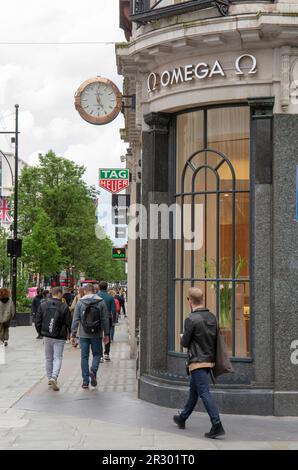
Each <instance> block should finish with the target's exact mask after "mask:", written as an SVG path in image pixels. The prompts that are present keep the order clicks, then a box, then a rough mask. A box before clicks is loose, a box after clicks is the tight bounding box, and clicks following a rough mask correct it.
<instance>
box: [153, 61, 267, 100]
mask: <svg viewBox="0 0 298 470" xmlns="http://www.w3.org/2000/svg"><path fill="white" fill-rule="evenodd" d="M244 62H245V64H244ZM247 63H248V65H247ZM247 70H248V71H247ZM257 71H258V69H257V59H256V57H255V56H253V55H251V54H243V55H241V56H240V57H237V59H236V60H235V74H236V75H245V74H248V75H254V74H255V73H257ZM218 76H220V77H224V78H226V77H227V75H226V71H225V68H224V67H223V66H222V65H221V63H220V61H219V60H215V61H214V63H213V64H212V65H210V64H207V63H205V62H199V63H198V64H196V65H192V64H189V65H184V66H181V67H176V68H175V69H173V70H165V71H164V72H162V74H161V75H159V74H158V73H155V72H151V73H150V74H149V76H148V79H147V88H148V92H149V93H152V92H154V91H156V90H159V89H160V88H161V87H162V88H167V87H169V86H171V85H178V84H180V83H186V82H191V81H192V80H195V79H196V80H205V79H209V78H212V77H218Z"/></svg>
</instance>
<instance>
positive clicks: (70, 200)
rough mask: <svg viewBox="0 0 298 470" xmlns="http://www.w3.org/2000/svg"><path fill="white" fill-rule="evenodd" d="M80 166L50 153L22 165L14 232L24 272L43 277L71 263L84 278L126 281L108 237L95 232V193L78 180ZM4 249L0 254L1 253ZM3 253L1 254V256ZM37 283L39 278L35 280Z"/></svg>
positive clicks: (1, 271) (3, 269) (0, 271)
mask: <svg viewBox="0 0 298 470" xmlns="http://www.w3.org/2000/svg"><path fill="white" fill-rule="evenodd" d="M84 173H85V168H84V167H83V166H79V165H76V164H75V163H74V162H72V161H70V160H67V159H64V158H60V157H58V156H57V155H55V153H54V152H53V151H49V152H48V153H47V154H45V155H40V156H39V165H38V166H35V167H29V166H28V167H25V168H23V170H22V173H21V175H20V180H19V217H18V221H19V222H18V224H19V236H20V238H22V239H23V256H22V259H21V262H22V263H23V267H24V268H25V271H27V272H28V274H29V273H32V274H33V273H35V274H38V278H39V280H41V279H42V278H43V277H44V276H50V275H53V274H55V273H60V272H61V271H63V270H65V269H66V268H67V267H68V266H74V270H75V272H76V274H79V272H81V271H83V272H85V274H86V277H87V278H93V279H106V280H109V281H116V280H120V279H121V280H122V279H125V266H124V263H123V262H118V261H113V260H112V256H111V253H112V246H113V243H112V241H111V240H110V239H109V238H108V237H106V238H104V239H101V240H99V239H98V238H97V237H96V235H95V224H96V222H97V220H96V204H95V201H96V198H97V196H98V192H97V191H96V189H95V188H94V187H88V186H87V184H86V183H85V182H84V180H83V175H84ZM5 238H7V235H6V234H5V233H4V231H2V230H1V231H0V256H1V263H2V265H0V277H2V278H3V279H4V280H5V279H6V280H7V279H8V273H9V259H7V258H6V241H5ZM2 252H3V253H2ZM4 253H5V256H3V255H4ZM39 282H40V281H39Z"/></svg>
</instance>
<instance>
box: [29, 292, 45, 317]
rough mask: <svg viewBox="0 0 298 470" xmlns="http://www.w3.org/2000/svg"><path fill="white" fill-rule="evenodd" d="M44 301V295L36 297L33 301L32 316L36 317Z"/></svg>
mask: <svg viewBox="0 0 298 470" xmlns="http://www.w3.org/2000/svg"><path fill="white" fill-rule="evenodd" d="M42 300H44V297H43V295H36V296H35V297H34V299H33V300H32V305H31V312H32V315H36V314H37V312H38V309H39V306H40V303H41V302H42Z"/></svg>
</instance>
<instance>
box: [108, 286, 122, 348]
mask: <svg viewBox="0 0 298 470" xmlns="http://www.w3.org/2000/svg"><path fill="white" fill-rule="evenodd" d="M108 294H109V295H111V296H112V297H113V299H114V302H115V308H116V322H115V323H119V321H118V318H119V315H120V310H121V306H120V302H119V299H118V298H117V295H116V291H115V290H114V289H110V290H109V291H108ZM114 334H115V325H114V326H113V327H112V330H111V341H112V342H113V341H114Z"/></svg>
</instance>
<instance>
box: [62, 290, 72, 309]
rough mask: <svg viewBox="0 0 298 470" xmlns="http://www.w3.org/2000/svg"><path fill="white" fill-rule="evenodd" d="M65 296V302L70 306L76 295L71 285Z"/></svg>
mask: <svg viewBox="0 0 298 470" xmlns="http://www.w3.org/2000/svg"><path fill="white" fill-rule="evenodd" d="M63 298H64V299H65V302H66V303H67V305H68V307H70V306H71V304H72V301H73V299H74V295H73V293H72V288H71V287H69V288H68V289H67V291H66V292H65V293H64V295H63Z"/></svg>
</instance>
